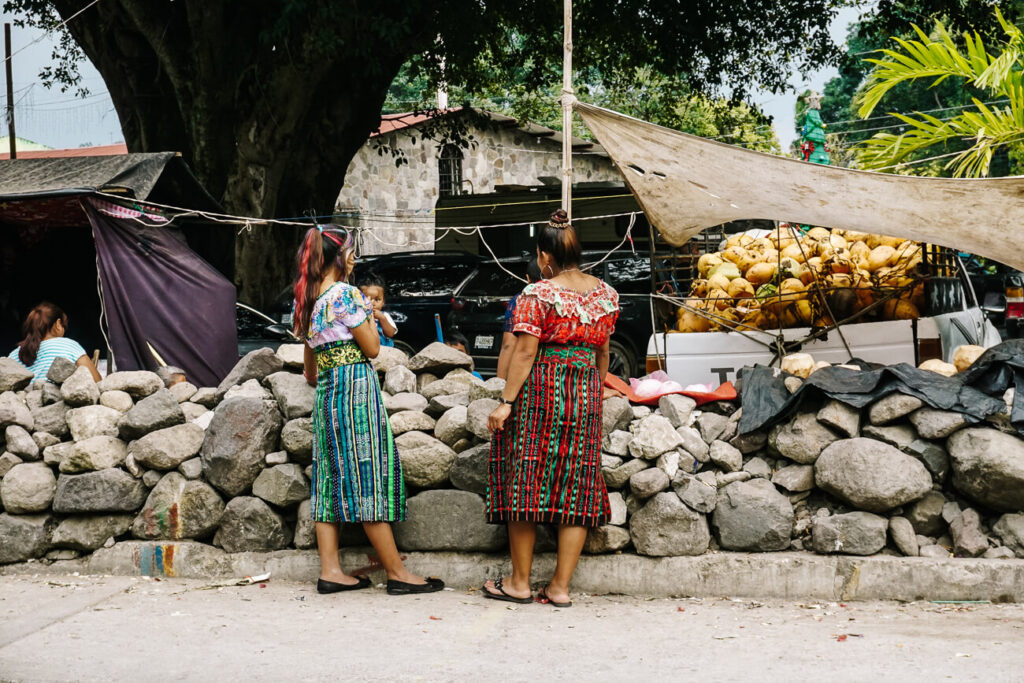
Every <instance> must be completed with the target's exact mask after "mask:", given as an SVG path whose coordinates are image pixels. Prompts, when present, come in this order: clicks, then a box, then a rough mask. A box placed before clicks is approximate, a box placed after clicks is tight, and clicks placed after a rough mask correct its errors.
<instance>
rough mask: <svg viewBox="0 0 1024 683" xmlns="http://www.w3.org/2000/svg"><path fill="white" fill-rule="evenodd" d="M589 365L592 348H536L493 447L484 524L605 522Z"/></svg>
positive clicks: (595, 395) (595, 380)
mask: <svg viewBox="0 0 1024 683" xmlns="http://www.w3.org/2000/svg"><path fill="white" fill-rule="evenodd" d="M595 358H596V352H595V350H594V348H593V347H590V346H560V345H547V346H541V348H540V350H539V351H538V353H537V359H536V360H535V361H534V363H533V369H532V370H531V372H530V376H529V378H527V380H526V383H525V384H524V385H523V389H522V391H521V392H519V397H518V398H517V399H516V401H515V403H514V404H513V405H512V414H511V415H510V416H509V419H508V420H507V421H506V422H505V428H504V430H502V431H501V432H499V433H498V434H496V435H495V436H494V438H493V439H492V441H491V459H490V464H489V467H488V477H487V521H489V522H491V523H493V524H500V523H505V522H545V523H554V524H565V525H571V526H600V525H602V524H605V523H607V520H608V518H609V516H610V515H611V507H610V505H609V502H608V490H607V488H606V487H605V483H604V477H602V475H601V381H600V378H599V377H598V375H597V366H596V363H595Z"/></svg>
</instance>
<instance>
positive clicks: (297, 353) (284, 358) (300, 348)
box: [277, 344, 306, 372]
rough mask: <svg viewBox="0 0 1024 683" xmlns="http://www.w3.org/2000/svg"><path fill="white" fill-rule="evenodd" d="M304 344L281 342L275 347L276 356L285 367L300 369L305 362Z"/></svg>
mask: <svg viewBox="0 0 1024 683" xmlns="http://www.w3.org/2000/svg"><path fill="white" fill-rule="evenodd" d="M305 354H306V345H305V344H281V345H280V346H278V347H277V357H278V358H280V359H281V362H282V363H284V366H285V367H286V368H289V369H292V370H298V371H300V372H301V371H302V368H303V365H304V364H305Z"/></svg>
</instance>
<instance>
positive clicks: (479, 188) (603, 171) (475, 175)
mask: <svg viewBox="0 0 1024 683" xmlns="http://www.w3.org/2000/svg"><path fill="white" fill-rule="evenodd" d="M409 130H410V129H404V130H398V131H394V132H391V133H387V135H388V136H391V137H392V138H393V142H394V144H395V146H396V147H398V148H399V149H401V150H403V151H404V152H405V158H406V159H407V160H408V163H407V164H402V165H401V166H396V164H395V160H394V159H393V158H392V157H391V155H390V154H387V153H385V154H383V155H382V154H378V151H377V146H376V145H375V144H374V141H372V140H370V141H367V143H366V144H365V145H363V147H362V149H360V150H359V152H358V153H357V154H356V156H355V157H354V158H353V159H352V163H351V164H349V167H348V171H347V172H346V175H345V185H344V187H343V188H342V190H341V193H340V194H339V195H338V201H337V204H336V208H337V210H338V211H339V212H346V211H352V212H353V213H354V214H355V213H357V212H358V214H359V216H358V218H356V217H354V218H352V219H343V220H341V221H340V222H342V223H344V224H346V225H350V226H354V227H359V228H372V231H371V232H369V234H364V235H363V236H362V237H361V240H360V247H361V251H362V253H364V254H381V253H388V252H392V251H408V250H428V249H431V248H433V227H434V214H433V210H434V206H435V204H436V203H437V200H438V197H439V173H438V158H439V156H440V153H441V145H439V144H438V143H437V142H434V141H431V140H423V139H422V138H420V137H416V138H415V142H413V135H410V134H409ZM469 132H470V134H471V135H473V137H474V139H475V140H476V141H477V143H478V144H477V145H476V146H475V147H472V148H469V149H464V150H462V155H463V162H462V179H463V184H462V188H461V191H462V192H463V193H473V194H484V193H489V192H494V191H495V188H496V187H497V186H500V185H527V186H535V185H540V184H542V183H541V180H540V178H542V177H545V176H547V177H551V178H556V179H561V177H562V156H561V147H560V145H559V144H558V143H557V142H556V141H552V140H549V139H547V138H543V137H537V136H535V135H530V134H528V133H526V132H525V131H523V130H521V129H518V128H500V129H497V130H494V129H490V128H487V129H484V128H480V127H473V128H471V130H470V131H469ZM573 171H574V181H575V182H577V183H582V182H600V181H613V182H619V181H621V180H622V176H621V175H620V174H619V172H618V170H617V169H616V168H615V165H614V164H613V163H612V161H611V159H610V158H608V157H607V156H606V155H604V154H597V153H586V152H584V153H577V154H576V155H575V157H574V159H573ZM419 226H422V227H419Z"/></svg>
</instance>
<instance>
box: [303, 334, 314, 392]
mask: <svg viewBox="0 0 1024 683" xmlns="http://www.w3.org/2000/svg"><path fill="white" fill-rule="evenodd" d="M302 346H303V349H302V376H303V377H305V378H306V381H307V382H309V384H310V386H314V387H315V386H316V374H317V373H316V354H314V353H313V349H312V348H310V346H309V344H308V343H304V344H303V345H302Z"/></svg>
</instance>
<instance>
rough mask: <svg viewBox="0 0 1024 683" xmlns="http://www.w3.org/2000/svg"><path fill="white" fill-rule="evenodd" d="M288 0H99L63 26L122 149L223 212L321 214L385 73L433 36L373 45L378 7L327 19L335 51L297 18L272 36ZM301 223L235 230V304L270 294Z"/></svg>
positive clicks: (74, 6)
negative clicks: (97, 88)
mask: <svg viewBox="0 0 1024 683" xmlns="http://www.w3.org/2000/svg"><path fill="white" fill-rule="evenodd" d="M54 5H55V6H56V8H57V10H58V11H59V12H60V14H61V15H62V16H64V17H68V16H70V15H71V14H73V13H74V12H75V11H77V10H78V9H80V7H79V6H80V3H79V2H77V0H56V1H55V2H54ZM287 5H288V3H287V2H275V1H273V0H261V1H258V2H256V1H251V2H245V3H228V2H217V1H210V0H177V1H176V2H159V3H154V2H151V1H150V0H107V2H104V3H99V4H97V5H96V6H95V7H93V8H91V9H90V10H89V12H95V15H94V16H91V17H90V20H88V21H85V20H84V19H85V15H83V16H82V17H80V18H78V19H76V20H75V21H73V22H70V23H69V24H68V29H69V30H70V31H71V33H72V35H73V37H74V38H75V40H76V41H77V42H78V43H79V45H81V47H82V49H83V50H84V51H85V53H86V54H87V55H88V57H89V58H90V59H91V60H92V62H93V64H95V66H96V68H97V70H99V72H100V74H102V76H103V79H104V81H105V83H106V85H107V88H108V90H109V92H110V96H111V99H112V100H113V102H114V106H115V108H116V109H117V113H118V116H119V117H120V120H121V127H122V130H123V131H124V135H125V142H126V143H127V145H128V149H129V150H130V151H132V152H156V151H166V150H171V151H179V152H181V153H182V155H183V156H184V157H185V160H186V161H187V162H188V163H189V164H190V165H191V167H192V169H193V170H194V171H195V173H196V175H197V177H198V178H199V180H200V181H202V183H203V184H204V185H205V186H206V188H207V190H209V192H210V194H212V195H213V196H214V197H218V198H219V199H220V200H221V203H222V204H223V206H224V209H225V211H226V212H227V213H231V214H235V215H241V216H254V217H260V218H271V217H296V216H305V215H323V214H330V213H332V212H333V209H334V203H335V200H336V199H337V196H338V192H339V191H340V190H341V187H342V184H343V182H344V178H345V171H346V169H347V168H348V164H349V162H350V161H351V159H352V157H353V156H354V155H355V153H356V152H357V151H358V150H359V148H360V147H361V146H362V145H363V144H364V143H365V142H366V140H367V138H368V137H369V134H370V133H371V132H373V131H374V130H375V129H376V128H377V127H378V125H379V123H380V109H381V106H382V104H383V102H384V98H385V96H386V94H387V89H388V86H389V85H390V83H391V81H392V79H393V78H394V76H395V74H396V73H397V72H398V69H399V68H400V67H401V65H402V63H404V61H405V60H406V59H407V57H408V55H409V54H410V53H411V52H412V51H414V50H415V49H416V46H417V45H422V44H423V41H429V40H431V39H432V38H431V36H429V35H418V34H416V33H415V32H413V31H411V30H410V31H409V32H408V35H405V36H403V37H402V39H399V40H393V39H392V40H389V41H381V40H380V39H379V37H378V36H376V35H375V34H374V31H373V30H372V28H371V27H373V26H375V25H377V24H379V25H385V24H387V22H388V17H384V16H376V17H375V16H372V15H373V14H375V12H374V10H360V11H359V16H358V17H357V18H355V19H351V20H345V18H339V20H338V22H337V24H336V25H332V27H331V30H332V33H331V36H332V37H333V40H335V41H336V44H335V45H334V46H333V47H335V48H337V49H330V50H328V48H330V47H331V46H327V47H326V48H325V47H323V46H320V47H316V45H315V44H314V46H313V47H311V42H310V41H311V40H312V39H313V37H312V36H310V35H308V34H309V33H310V32H311V31H312V28H311V27H310V26H309V25H308V20H309V17H304V18H302V19H301V20H294V21H295V23H296V26H297V28H296V29H295V30H294V31H291V32H289V31H288V30H285V31H284V32H283V33H282V34H281V35H279V36H278V35H274V33H273V30H272V29H273V27H274V26H275V25H274V18H275V17H281V15H282V12H283V8H284V7H285V6H287ZM382 11H383V10H381V12H382ZM368 15H370V16H368ZM268 17H270V18H268ZM281 21H285V19H281ZM299 24H301V27H299ZM412 25H415V23H413V24H412ZM300 29H301V30H300ZM392 30H394V27H392ZM371 53H372V61H371V60H370V57H371ZM301 233H302V228H300V227H297V226H281V225H276V224H258V223H254V224H252V225H251V226H247V227H244V228H242V229H241V231H240V234H239V236H238V238H237V240H236V249H235V272H236V276H235V277H236V284H237V286H238V298H239V300H241V301H245V302H247V303H250V304H252V305H254V306H257V307H267V306H268V305H270V304H272V303H273V302H274V300H275V299H276V298H277V296H278V295H279V294H280V293H281V292H282V291H283V290H284V288H285V287H287V286H288V284H289V283H290V281H291V280H292V278H293V277H294V255H295V250H296V247H297V245H298V243H299V237H300V235H301Z"/></svg>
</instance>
